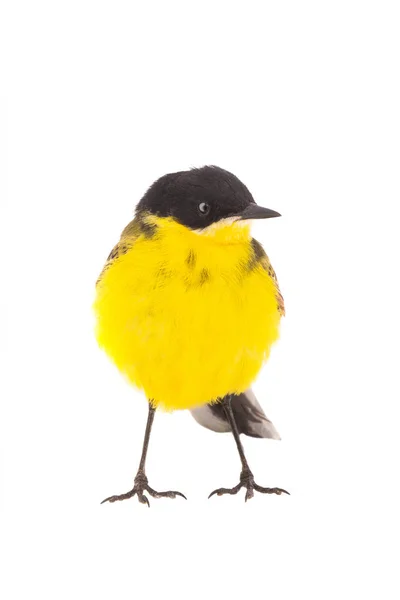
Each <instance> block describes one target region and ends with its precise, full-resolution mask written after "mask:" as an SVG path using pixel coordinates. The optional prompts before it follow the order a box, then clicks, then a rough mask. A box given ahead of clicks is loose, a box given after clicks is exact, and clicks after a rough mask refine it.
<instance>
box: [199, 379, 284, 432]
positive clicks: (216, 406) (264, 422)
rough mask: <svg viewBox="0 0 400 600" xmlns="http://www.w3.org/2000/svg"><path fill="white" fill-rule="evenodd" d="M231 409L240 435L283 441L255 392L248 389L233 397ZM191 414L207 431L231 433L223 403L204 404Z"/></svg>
mask: <svg viewBox="0 0 400 600" xmlns="http://www.w3.org/2000/svg"><path fill="white" fill-rule="evenodd" d="M231 407H232V411H233V415H234V417H235V421H236V425H237V427H238V430H239V433H244V434H245V435H249V436H250V437H257V438H271V439H273V440H280V439H281V438H280V435H279V433H278V432H277V430H276V429H275V427H274V425H273V424H272V423H271V421H270V420H269V419H268V418H267V416H266V415H265V413H264V411H263V409H262V407H261V406H260V404H259V402H258V400H257V398H256V397H255V395H254V392H253V390H251V389H248V390H246V391H245V392H243V393H242V394H237V395H233V396H232V399H231ZM190 412H191V413H192V416H193V417H194V418H195V419H196V421H197V422H198V423H199V424H200V425H202V426H203V427H207V429H211V430H212V431H217V432H221V433H222V432H225V431H231V427H230V425H229V422H228V419H227V417H226V414H225V409H224V407H223V405H222V404H221V402H215V403H213V404H204V405H203V406H199V407H198V408H194V409H192V410H191V411H190Z"/></svg>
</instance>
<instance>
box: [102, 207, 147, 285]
mask: <svg viewBox="0 0 400 600" xmlns="http://www.w3.org/2000/svg"><path fill="white" fill-rule="evenodd" d="M141 233H143V231H142V223H141V222H140V220H139V219H138V218H137V217H135V218H134V219H133V220H132V221H131V222H130V223H129V224H128V225H127V226H126V227H125V229H124V230H123V232H122V233H121V237H120V240H119V242H118V243H117V244H115V246H114V248H113V249H112V250H111V252H110V254H109V255H108V257H107V260H106V263H105V265H104V267H103V269H102V271H101V273H100V275H99V278H98V279H97V282H96V285H98V284H99V282H100V281H101V279H102V277H103V275H104V273H105V272H106V270H107V269H108V268H109V267H110V266H111V265H112V264H113V263H114V262H115V261H116V260H117V259H118V258H119V257H120V256H122V255H123V254H126V252H128V250H129V248H131V247H132V245H133V244H134V243H135V240H136V239H137V238H138V237H139V235H140V234H141Z"/></svg>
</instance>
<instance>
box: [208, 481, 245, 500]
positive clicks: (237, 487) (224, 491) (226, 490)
mask: <svg viewBox="0 0 400 600" xmlns="http://www.w3.org/2000/svg"><path fill="white" fill-rule="evenodd" d="M241 487H242V484H241V483H238V485H235V487H233V488H218V489H217V490H214V491H213V492H211V494H210V495H209V496H208V498H209V499H210V498H211V496H214V495H215V494H216V495H217V496H223V495H224V494H230V495H233V494H237V493H238V491H239V490H240V488H241Z"/></svg>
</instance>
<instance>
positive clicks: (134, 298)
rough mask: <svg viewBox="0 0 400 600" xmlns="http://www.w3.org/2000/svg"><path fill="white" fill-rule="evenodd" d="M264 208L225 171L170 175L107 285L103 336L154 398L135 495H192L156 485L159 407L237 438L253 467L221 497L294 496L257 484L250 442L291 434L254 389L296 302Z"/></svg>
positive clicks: (98, 330)
mask: <svg viewBox="0 0 400 600" xmlns="http://www.w3.org/2000/svg"><path fill="white" fill-rule="evenodd" d="M280 216H281V215H280V213H278V212H276V211H274V210H271V209H268V208H264V207H262V206H260V205H258V204H256V202H255V200H254V198H253V196H252V194H251V193H250V191H249V189H248V188H247V187H246V186H245V185H244V183H242V181H241V180H240V179H239V178H238V177H236V176H235V175H234V174H233V173H231V172H229V171H227V170H225V169H222V168H220V167H217V166H214V165H206V166H203V167H200V168H191V169H189V170H185V171H179V172H175V173H169V174H167V175H164V176H162V177H160V178H159V179H157V180H156V181H155V182H154V183H153V184H152V185H151V186H150V187H149V189H148V190H147V191H146V193H145V194H144V196H143V197H142V198H141V200H140V201H139V202H138V204H137V206H136V210H135V215H134V218H133V220H132V221H131V222H130V223H128V225H127V226H126V227H125V228H124V229H123V231H122V234H121V236H120V239H119V241H118V243H117V244H116V245H115V246H114V248H113V249H112V251H111V253H110V254H109V256H108V258H107V260H106V262H105V265H104V267H103V270H102V271H101V274H100V276H99V278H98V280H97V283H96V293H95V300H94V305H93V307H94V313H95V334H96V337H97V341H98V344H99V346H100V348H102V349H103V350H104V351H105V352H106V353H107V354H108V356H109V357H110V358H111V360H112V361H113V362H114V363H115V365H116V367H117V368H118V369H119V371H120V372H121V373H122V374H123V375H124V376H125V378H126V379H127V380H128V381H129V382H130V383H131V384H132V385H133V386H135V387H136V388H137V389H139V390H141V391H142V392H143V393H144V395H145V397H146V399H147V402H148V416H147V424H146V428H145V434H144V441H143V448H142V454H141V458H140V462H139V467H138V470H137V474H136V476H135V478H134V482H133V484H134V485H133V488H132V489H131V490H130V491H129V492H127V493H125V494H119V495H113V496H109V497H107V498H105V499H104V500H103V502H102V503H105V502H111V503H113V502H116V501H120V500H125V499H128V498H132V497H133V496H135V495H136V496H137V499H138V500H139V502H140V503H142V504H147V505H148V506H150V503H149V499H148V496H151V497H154V498H161V497H167V498H176V497H177V496H181V497H183V498H185V499H186V496H185V495H184V494H182V493H181V492H178V491H175V490H170V491H163V492H158V491H156V490H154V489H153V488H152V487H150V485H149V481H148V477H147V473H146V457H147V450H148V446H149V440H150V434H151V429H152V424H153V420H154V417H155V413H156V411H157V410H165V411H175V410H189V411H190V412H191V414H192V415H193V417H194V419H195V420H196V421H197V422H198V423H199V424H200V425H202V426H204V427H206V428H208V429H211V430H212V431H215V432H232V434H233V437H234V440H235V442H236V446H237V450H238V454H239V458H240V461H241V472H240V476H239V482H238V484H237V485H235V486H234V487H231V488H225V487H221V488H218V489H216V490H214V491H213V492H211V494H210V495H209V498H211V497H212V496H214V495H217V496H223V495H225V494H230V495H233V494H236V493H238V492H239V490H241V489H242V488H244V489H245V490H246V491H245V500H246V501H247V500H249V499H250V498H252V497H253V496H254V492H261V493H265V494H277V495H281V494H283V493H285V494H288V493H289V492H287V491H286V490H284V489H282V488H278V487H262V486H260V485H258V483H256V481H255V478H254V475H253V472H252V471H251V469H250V466H249V463H248V461H247V458H246V455H245V452H244V448H243V445H242V442H241V439H240V435H241V434H244V435H247V436H252V437H256V438H271V439H280V437H279V434H278V432H277V430H276V429H275V427H274V425H273V424H272V422H271V421H270V420H269V419H268V418H267V417H266V415H265V413H264V411H263V409H262V407H261V405H260V404H259V402H258V400H257V398H256V396H255V394H254V392H253V391H252V387H251V386H252V384H253V382H254V381H255V379H256V377H257V375H258V373H259V372H260V370H261V368H262V366H263V364H264V363H265V361H266V360H267V359H268V356H269V354H270V350H271V347H272V345H273V344H274V343H275V342H276V341H277V339H278V337H279V325H280V320H281V317H282V316H284V314H285V307H284V300H283V296H282V294H281V292H280V289H279V285H278V280H277V277H276V274H275V271H274V269H273V268H272V265H271V263H270V261H269V259H268V256H267V254H266V253H265V251H264V249H263V247H262V245H261V244H260V243H259V242H258V241H257V240H256V239H254V238H253V237H252V235H251V223H252V221H253V220H254V219H269V218H274V217H280Z"/></svg>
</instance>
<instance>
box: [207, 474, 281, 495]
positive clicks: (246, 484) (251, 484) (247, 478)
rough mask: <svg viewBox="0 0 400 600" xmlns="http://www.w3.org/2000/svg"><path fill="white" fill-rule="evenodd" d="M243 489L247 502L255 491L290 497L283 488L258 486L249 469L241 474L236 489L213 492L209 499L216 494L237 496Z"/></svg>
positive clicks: (221, 489)
mask: <svg viewBox="0 0 400 600" xmlns="http://www.w3.org/2000/svg"><path fill="white" fill-rule="evenodd" d="M241 488H246V496H245V501H246V502H247V500H250V498H252V497H253V496H254V490H255V491H256V492H261V493H262V494H277V495H278V496H280V495H281V494H288V495H289V496H290V494H289V492H287V491H286V490H283V489H282V488H277V487H275V488H266V487H261V485H258V484H257V483H256V482H255V481H254V477H253V473H252V472H251V471H250V470H249V469H243V471H242V472H241V473H240V481H239V483H238V484H237V485H235V487H233V488H219V489H217V490H214V491H213V492H211V494H210V495H209V496H208V497H209V498H211V496H214V494H216V495H217V496H223V495H224V494H231V495H233V494H237V493H238V491H239V490H240V489H241Z"/></svg>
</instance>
